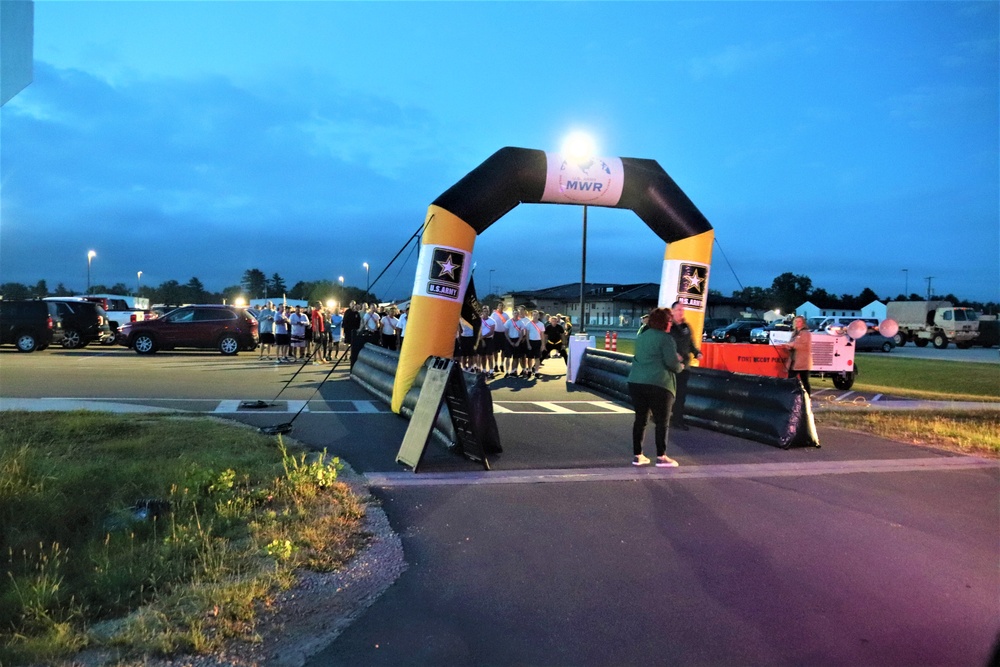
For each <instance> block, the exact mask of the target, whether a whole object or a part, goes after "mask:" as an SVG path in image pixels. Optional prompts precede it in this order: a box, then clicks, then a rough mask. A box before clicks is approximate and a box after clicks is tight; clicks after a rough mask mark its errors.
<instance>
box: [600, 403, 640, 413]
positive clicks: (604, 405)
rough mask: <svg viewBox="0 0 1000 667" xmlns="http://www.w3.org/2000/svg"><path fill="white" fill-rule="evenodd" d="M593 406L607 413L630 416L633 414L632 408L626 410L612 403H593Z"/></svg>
mask: <svg viewBox="0 0 1000 667" xmlns="http://www.w3.org/2000/svg"><path fill="white" fill-rule="evenodd" d="M593 405H596V406H598V407H600V408H605V409H607V410H608V411H609V412H619V413H622V414H631V413H632V412H633V410H632V408H627V407H625V406H624V405H618V404H617V403H612V402H611V401H594V402H593Z"/></svg>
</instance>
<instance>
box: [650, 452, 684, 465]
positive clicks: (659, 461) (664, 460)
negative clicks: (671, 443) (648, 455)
mask: <svg viewBox="0 0 1000 667" xmlns="http://www.w3.org/2000/svg"><path fill="white" fill-rule="evenodd" d="M679 465H680V464H679V463H678V462H677V461H674V460H673V459H672V458H670V457H669V456H667V455H665V454H664V455H663V456H657V457H656V467H657V468H676V467H677V466H679Z"/></svg>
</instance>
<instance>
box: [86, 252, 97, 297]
mask: <svg viewBox="0 0 1000 667" xmlns="http://www.w3.org/2000/svg"><path fill="white" fill-rule="evenodd" d="M95 257H97V253H96V252H94V251H93V250H88V251H87V294H90V262H91V260H93V259H94V258H95Z"/></svg>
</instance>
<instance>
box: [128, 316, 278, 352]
mask: <svg viewBox="0 0 1000 667" xmlns="http://www.w3.org/2000/svg"><path fill="white" fill-rule="evenodd" d="M118 341H119V342H120V343H121V344H122V345H124V346H125V347H131V348H132V349H134V350H135V351H136V352H137V353H138V354H152V353H153V352H156V351H157V350H170V349H173V348H175V347H199V348H205V349H216V350H218V351H219V352H221V353H222V354H236V353H237V352H239V351H240V350H250V351H252V350H255V349H257V343H258V342H259V341H258V338H257V320H255V319H254V318H253V316H251V315H249V314H248V313H247V312H246V311H244V310H243V309H241V308H236V307H234V306H217V305H197V306H183V307H181V308H177V309H176V310H172V311H170V312H169V313H167V314H166V315H164V316H163V317H160V318H157V319H155V320H144V321H141V322H126V323H124V324H123V325H122V326H121V327H120V328H119V329H118Z"/></svg>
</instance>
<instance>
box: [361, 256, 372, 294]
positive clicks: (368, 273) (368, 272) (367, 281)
mask: <svg viewBox="0 0 1000 667" xmlns="http://www.w3.org/2000/svg"><path fill="white" fill-rule="evenodd" d="M361 266H363V267H365V299H368V291H369V290H371V288H372V279H371V275H372V273H371V267H370V266H368V262H365V263H364V264H362V265H361Z"/></svg>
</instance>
